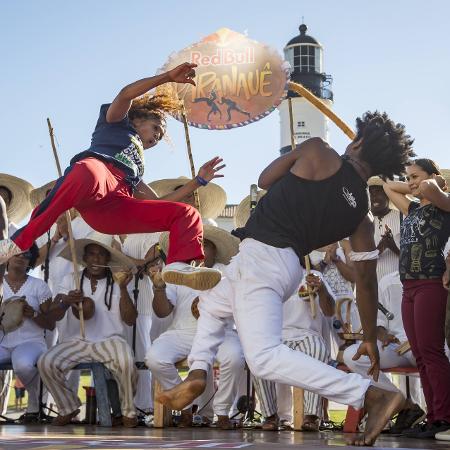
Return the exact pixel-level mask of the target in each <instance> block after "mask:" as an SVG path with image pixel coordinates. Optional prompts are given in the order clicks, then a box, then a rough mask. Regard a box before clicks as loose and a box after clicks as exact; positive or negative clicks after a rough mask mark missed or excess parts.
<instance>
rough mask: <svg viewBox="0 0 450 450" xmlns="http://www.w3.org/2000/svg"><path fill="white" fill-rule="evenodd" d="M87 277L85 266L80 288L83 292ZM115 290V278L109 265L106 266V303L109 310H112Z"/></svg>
mask: <svg viewBox="0 0 450 450" xmlns="http://www.w3.org/2000/svg"><path fill="white" fill-rule="evenodd" d="M85 277H86V268H84V269H83V272H82V273H81V281H80V288H81V292H82V293H83V281H84V278H85ZM113 291H114V278H113V275H112V272H111V269H110V268H109V267H108V268H106V290H105V298H104V301H105V305H106V307H107V308H108V311H111V306H112V295H113ZM83 295H84V293H83ZM108 295H109V296H108Z"/></svg>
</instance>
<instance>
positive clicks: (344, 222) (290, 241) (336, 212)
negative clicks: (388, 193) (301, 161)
mask: <svg viewBox="0 0 450 450" xmlns="http://www.w3.org/2000/svg"><path fill="white" fill-rule="evenodd" d="M369 204H370V203H369V192H368V188H367V184H366V183H365V182H364V181H363V179H362V178H361V177H360V176H359V175H358V173H357V172H356V170H355V169H354V168H353V166H352V165H351V164H350V163H349V162H348V161H346V160H345V159H344V158H343V159H342V166H341V167H340V168H339V170H338V171H337V172H336V173H335V174H334V175H332V176H331V177H329V178H326V179H325V180H320V181H312V180H305V179H303V178H300V177H298V176H296V175H294V174H293V173H291V172H288V173H287V174H286V175H284V176H283V177H282V178H280V179H279V180H278V181H277V182H276V183H274V184H273V185H272V186H271V187H270V189H269V191H268V192H267V194H266V195H265V196H264V197H262V198H261V200H260V201H259V203H258V205H257V207H256V209H255V211H254V213H253V214H252V216H251V217H250V218H249V220H248V221H247V223H246V225H245V227H243V228H238V229H236V230H234V231H233V234H234V235H235V236H237V237H239V238H240V239H245V238H253V239H256V240H257V241H260V242H263V243H265V244H268V245H271V246H273V247H278V248H286V247H291V248H293V249H294V251H295V252H296V253H297V255H298V256H299V257H303V256H304V255H307V254H308V253H310V252H311V251H312V250H316V249H318V248H320V247H323V246H324V245H328V244H332V243H334V242H337V241H339V240H340V239H343V238H345V237H348V236H350V235H351V234H353V232H354V231H355V230H356V228H357V227H358V225H359V224H360V223H361V221H362V220H363V219H364V217H365V216H366V215H367V213H368V211H369Z"/></svg>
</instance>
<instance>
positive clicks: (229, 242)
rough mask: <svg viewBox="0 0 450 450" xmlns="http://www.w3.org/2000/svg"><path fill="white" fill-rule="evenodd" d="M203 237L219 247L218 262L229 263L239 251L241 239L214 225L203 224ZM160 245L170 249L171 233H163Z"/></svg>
mask: <svg viewBox="0 0 450 450" xmlns="http://www.w3.org/2000/svg"><path fill="white" fill-rule="evenodd" d="M203 238H204V239H207V240H208V241H211V242H212V243H213V244H214V245H215V246H216V248H217V255H216V262H217V263H220V264H225V265H226V264H229V262H230V260H231V258H232V257H233V256H234V255H236V254H237V253H238V251H239V242H240V241H239V239H238V238H236V237H234V236H233V235H232V234H231V233H229V232H228V231H225V230H224V229H222V228H219V227H214V226H212V225H203ZM159 245H160V246H161V247H162V249H163V250H164V252H165V253H167V251H168V249H169V233H167V232H165V233H162V234H161V237H160V239H159Z"/></svg>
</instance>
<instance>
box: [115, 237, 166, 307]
mask: <svg viewBox="0 0 450 450" xmlns="http://www.w3.org/2000/svg"><path fill="white" fill-rule="evenodd" d="M160 234H161V233H139V234H129V235H128V236H127V237H126V239H125V241H124V242H123V243H122V244H121V249H122V252H123V253H124V254H125V255H127V256H130V257H131V258H135V259H144V258H145V256H146V255H147V252H148V251H149V250H150V248H151V247H153V245H155V244H156V243H157V242H159V236H160ZM127 289H128V293H129V294H130V297H131V298H133V299H134V297H133V290H134V279H133V280H132V281H131V282H130V283H129V284H128V287H127ZM138 289H139V295H138V300H137V310H138V314H142V315H147V316H151V315H152V314H153V309H152V302H153V289H152V282H151V280H150V277H148V276H147V275H144V278H142V280H139V284H138Z"/></svg>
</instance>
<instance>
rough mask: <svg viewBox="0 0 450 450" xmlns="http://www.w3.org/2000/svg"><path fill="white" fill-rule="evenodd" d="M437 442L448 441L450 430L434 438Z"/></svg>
mask: <svg viewBox="0 0 450 450" xmlns="http://www.w3.org/2000/svg"><path fill="white" fill-rule="evenodd" d="M434 437H435V438H436V439H437V440H438V441H450V430H447V431H441V432H440V433H436V435H435V436H434Z"/></svg>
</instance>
